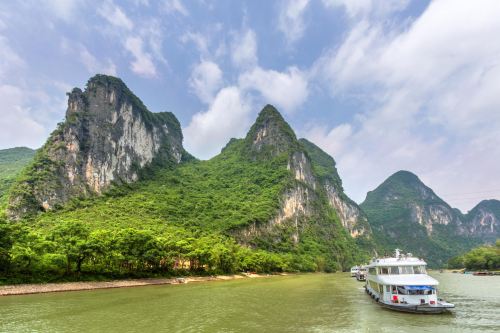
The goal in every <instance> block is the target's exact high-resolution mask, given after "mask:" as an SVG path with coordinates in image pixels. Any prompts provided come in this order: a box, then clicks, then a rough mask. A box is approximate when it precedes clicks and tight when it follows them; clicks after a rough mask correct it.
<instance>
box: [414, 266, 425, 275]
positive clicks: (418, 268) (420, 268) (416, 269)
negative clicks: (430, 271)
mask: <svg viewBox="0 0 500 333" xmlns="http://www.w3.org/2000/svg"><path fill="white" fill-rule="evenodd" d="M413 272H414V274H427V272H426V271H425V266H413Z"/></svg>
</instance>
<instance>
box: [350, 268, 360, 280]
mask: <svg viewBox="0 0 500 333" xmlns="http://www.w3.org/2000/svg"><path fill="white" fill-rule="evenodd" d="M358 271H359V266H353V267H351V277H355V276H356V273H357V272H358Z"/></svg>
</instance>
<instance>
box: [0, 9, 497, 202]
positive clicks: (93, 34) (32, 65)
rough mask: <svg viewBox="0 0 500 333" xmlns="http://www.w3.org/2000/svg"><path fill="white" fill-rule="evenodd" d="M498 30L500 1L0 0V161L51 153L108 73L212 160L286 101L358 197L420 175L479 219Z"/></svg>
mask: <svg viewBox="0 0 500 333" xmlns="http://www.w3.org/2000/svg"><path fill="white" fill-rule="evenodd" d="M499 18H500V2H499V1H495V0H491V1H488V0H479V1H474V2H471V1H466V0H463V1H459V0H438V1H431V2H429V1H420V0H419V1H417V0H415V1H408V0H383V1H382V0H380V1H377V0H351V1H348V0H291V1H263V0H260V1H242V2H240V1H230V0H226V1H210V0H193V1H181V0H164V1H152V0H149V1H148V0H129V1H118V0H105V1H101V2H95V1H89V0H73V1H71V0H40V1H23V2H19V3H17V2H15V1H0V52H1V54H0V101H2V109H1V111H0V112H1V113H2V117H1V118H0V149H2V148H8V147H14V146H29V147H33V148H36V147H39V146H41V145H42V144H43V142H44V141H45V139H46V137H47V135H48V134H49V133H50V132H51V131H52V130H53V129H54V127H55V125H56V123H58V122H60V121H62V120H63V117H64V113H65V109H66V96H65V93H66V92H67V91H70V90H71V88H72V87H75V86H78V87H84V85H85V82H86V81H87V80H88V78H89V77H91V76H92V75H94V74H95V73H107V74H111V75H116V76H118V77H120V78H122V79H123V80H124V82H125V83H126V84H127V85H128V86H129V87H130V88H131V89H132V91H134V92H135V93H136V94H137V95H138V96H139V97H140V98H141V99H142V100H143V102H144V103H145V104H146V105H147V106H148V108H149V109H150V110H151V111H172V112H174V113H175V115H176V116H177V117H178V118H179V120H180V122H181V124H182V127H183V131H184V136H185V146H186V148H187V149H188V150H189V151H190V152H191V153H193V154H194V155H195V156H197V157H199V158H210V157H211V156H214V155H215V154H217V153H218V152H219V151H220V149H221V148H222V147H223V146H224V145H225V144H226V143H227V141H229V139H230V138H231V137H242V136H244V134H245V133H246V131H247V130H248V128H249V126H250V125H251V123H252V122H253V121H254V119H255V117H256V115H257V113H258V111H259V110H260V109H261V108H262V107H263V106H264V105H265V104H267V103H271V104H274V105H275V106H276V107H277V108H278V109H279V110H280V111H281V112H282V114H283V115H284V117H285V118H286V119H287V121H289V123H290V124H291V125H292V127H293V128H294V129H295V130H296V132H297V134H298V135H299V136H300V137H306V138H308V139H310V140H311V141H313V142H315V143H316V144H318V145H319V146H320V147H322V148H323V149H324V150H326V151H327V152H328V153H330V154H331V155H332V156H333V157H334V158H335V159H336V161H337V166H338V169H339V172H340V175H341V177H342V179H343V181H344V187H345V188H346V191H347V193H348V194H349V195H350V196H352V197H353V199H354V200H356V201H358V202H360V201H362V200H363V199H364V197H365V195H366V192H367V191H368V190H371V189H373V188H375V187H376V186H377V185H378V184H379V183H380V182H382V181H383V180H384V179H385V178H386V177H388V176H389V175H390V174H392V173H393V172H395V171H397V170H400V169H407V170H410V171H413V172H415V173H416V174H417V175H419V176H420V178H421V179H422V180H423V181H424V182H425V183H427V184H428V185H429V186H431V187H432V188H433V189H434V190H435V191H436V192H437V194H438V195H441V196H442V197H443V198H444V199H445V200H447V201H448V202H449V203H450V204H452V205H453V206H455V207H458V208H460V209H462V210H463V211H467V210H468V209H470V208H472V207H473V206H474V205H475V204H476V203H477V202H478V201H479V200H480V199H482V198H500V180H498V170H499V167H498V166H499V162H500V135H499V133H500V39H499V38H497V37H498V36H499V35H500V19H499Z"/></svg>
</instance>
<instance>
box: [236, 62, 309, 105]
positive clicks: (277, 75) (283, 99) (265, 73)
mask: <svg viewBox="0 0 500 333" xmlns="http://www.w3.org/2000/svg"><path fill="white" fill-rule="evenodd" d="M239 85H240V86H241V87H242V89H250V90H256V91H258V92H259V93H260V94H261V95H262V97H263V98H264V102H265V103H271V104H275V105H276V106H277V107H278V108H279V109H282V110H284V111H285V112H293V111H294V110H295V109H297V108H298V107H299V106H300V105H302V103H304V102H305V101H306V99H307V97H308V95H309V90H308V81H307V77H306V75H305V74H304V73H303V72H301V71H300V70H299V69H298V68H297V67H289V68H288V69H287V70H286V72H278V71H275V70H264V69H262V68H260V67H256V68H254V69H253V70H251V71H248V72H245V73H243V74H242V75H241V76H240V78H239Z"/></svg>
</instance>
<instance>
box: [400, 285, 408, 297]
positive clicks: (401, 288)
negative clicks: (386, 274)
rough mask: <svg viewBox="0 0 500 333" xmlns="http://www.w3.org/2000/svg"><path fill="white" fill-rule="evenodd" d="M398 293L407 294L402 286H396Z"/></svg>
mask: <svg viewBox="0 0 500 333" xmlns="http://www.w3.org/2000/svg"><path fill="white" fill-rule="evenodd" d="M398 294H400V295H407V294H408V293H407V290H406V289H405V288H404V287H401V286H398Z"/></svg>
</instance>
